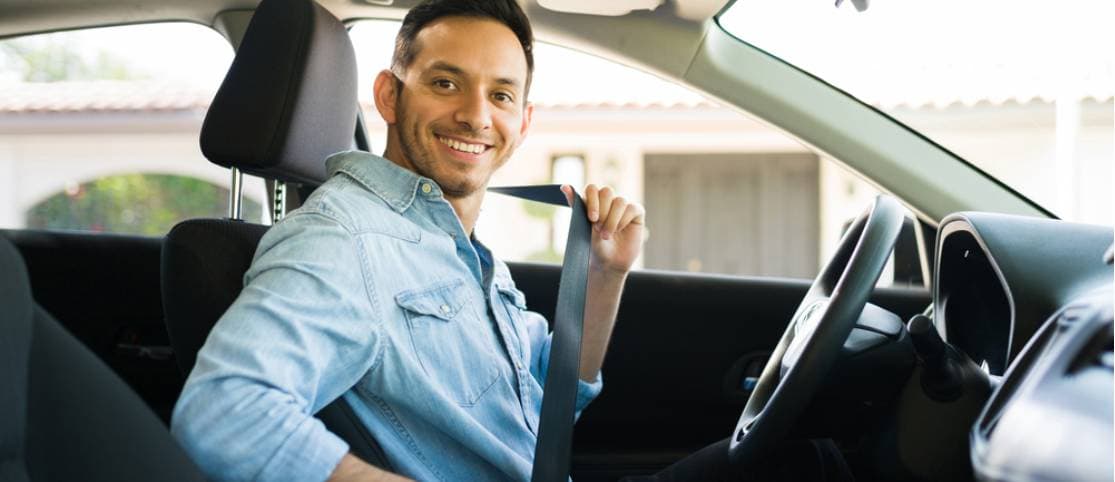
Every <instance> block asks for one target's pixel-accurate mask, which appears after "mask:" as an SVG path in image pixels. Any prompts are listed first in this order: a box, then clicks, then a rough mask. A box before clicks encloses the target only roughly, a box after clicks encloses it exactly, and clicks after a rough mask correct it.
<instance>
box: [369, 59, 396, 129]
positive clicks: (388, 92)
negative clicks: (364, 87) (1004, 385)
mask: <svg viewBox="0 0 1115 482" xmlns="http://www.w3.org/2000/svg"><path fill="white" fill-rule="evenodd" d="M399 82H400V81H399V78H398V77H396V76H395V73H394V72H392V71H390V70H387V69H384V70H382V71H380V72H379V75H376V82H375V84H374V85H373V86H372V97H373V99H374V100H375V102H376V110H378V111H379V116H380V117H382V118H383V122H386V123H387V125H393V124H395V119H396V117H395V101H396V100H398V96H399V92H398V83H399Z"/></svg>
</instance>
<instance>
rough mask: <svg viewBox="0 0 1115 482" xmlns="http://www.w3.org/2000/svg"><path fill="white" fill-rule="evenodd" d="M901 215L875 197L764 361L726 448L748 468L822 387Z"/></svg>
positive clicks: (887, 201)
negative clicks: (764, 364)
mask: <svg viewBox="0 0 1115 482" xmlns="http://www.w3.org/2000/svg"><path fill="white" fill-rule="evenodd" d="M904 216H905V214H904V211H903V208H902V206H901V205H900V204H899V203H898V201H896V200H895V199H894V198H892V197H890V196H885V195H880V196H878V197H876V198H875V202H874V203H873V204H872V205H871V207H870V208H869V209H868V210H867V211H866V212H864V213H863V214H861V215H860V216H859V217H858V218H856V220H855V222H853V223H852V225H851V226H850V227H849V228H848V231H847V233H846V234H845V235H844V237H843V238H842V239H841V240H840V244H839V246H838V247H837V249H836V254H834V255H833V257H832V259H830V260H829V262H828V264H826V265H825V268H824V269H823V270H821V273H820V274H818V275H817V279H816V280H815V281H813V285H812V286H811V287H810V288H809V292H807V293H806V294H805V298H803V299H802V300H801V304H800V305H798V309H797V311H796V312H795V313H794V317H793V319H792V321H791V322H790V324H789V326H787V327H786V332H785V333H783V334H782V339H781V340H779V341H778V346H776V347H775V349H774V353H773V354H771V357H770V360H768V361H767V364H766V366H765V367H764V368H763V372H762V374H761V375H760V376H759V382H758V384H756V385H755V389H754V391H752V393H751V398H750V399H748V400H747V406H746V407H744V409H743V413H742V414H741V415H740V417H739V422H737V423H736V429H735V431H734V432H733V433H732V437H731V439H730V443H729V445H728V454H729V457H730V458H731V460H732V462H733V463H735V464H737V465H741V464H748V463H750V462H752V461H754V460H756V458H757V457H758V456H761V455H762V454H763V453H764V451H765V450H766V449H769V448H771V447H773V446H775V445H777V444H778V443H779V442H781V441H782V440H783V439H784V438H785V436H786V434H787V432H788V431H789V430H790V429H791V428H792V427H793V425H794V423H795V422H796V421H797V419H798V417H799V416H800V415H801V413H802V411H803V410H805V407H806V406H807V405H809V402H810V401H811V400H812V399H813V396H814V395H815V394H816V393H817V390H818V389H819V388H820V387H821V385H822V384H823V382H824V379H825V377H826V376H827V375H828V373H829V369H830V367H832V366H833V364H835V363H836V361H837V358H838V357H839V355H840V351H841V347H842V346H843V345H844V341H845V340H847V339H848V335H850V334H851V332H852V329H853V328H855V326H856V321H857V320H858V319H859V317H860V313H862V312H863V307H864V305H865V304H866V303H867V298H868V297H869V296H870V295H871V291H872V290H873V289H874V288H875V283H876V282H877V281H878V279H879V274H880V273H882V271H883V267H884V266H885V265H886V262H887V258H888V257H890V253H891V251H893V250H894V243H895V240H897V239H898V233H899V231H900V230H901V229H902V221H903V217H904Z"/></svg>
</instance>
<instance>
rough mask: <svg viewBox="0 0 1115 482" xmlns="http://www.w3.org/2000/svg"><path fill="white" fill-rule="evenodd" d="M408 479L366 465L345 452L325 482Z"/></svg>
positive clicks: (404, 481)
mask: <svg viewBox="0 0 1115 482" xmlns="http://www.w3.org/2000/svg"><path fill="white" fill-rule="evenodd" d="M407 481H410V479H408V478H406V477H400V476H398V475H395V474H392V473H391V472H387V471H385V470H380V469H378V468H376V467H372V466H371V465H368V464H367V463H365V462H364V461H363V460H360V459H359V458H357V457H356V456H355V455H352V454H345V456H344V457H342V458H341V461H340V462H339V463H338V464H337V467H336V468H335V469H333V474H332V475H330V476H329V480H328V481H326V482H407Z"/></svg>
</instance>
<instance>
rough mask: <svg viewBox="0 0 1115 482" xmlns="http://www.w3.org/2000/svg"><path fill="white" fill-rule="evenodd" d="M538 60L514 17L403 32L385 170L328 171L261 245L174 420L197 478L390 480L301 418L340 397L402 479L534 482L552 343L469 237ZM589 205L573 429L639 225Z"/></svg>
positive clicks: (636, 208)
mask: <svg viewBox="0 0 1115 482" xmlns="http://www.w3.org/2000/svg"><path fill="white" fill-rule="evenodd" d="M531 46H532V34H531V29H530V25H529V23H528V21H527V19H526V16H525V15H524V14H523V12H522V11H521V10H520V9H519V7H518V5H517V4H516V3H515V2H514V1H513V0H502V1H484V2H469V1H444V0H435V1H431V2H427V3H424V4H422V5H420V6H418V7H415V8H414V9H412V10H411V11H410V12H409V13H408V15H407V17H406V19H405V20H404V21H403V25H402V27H401V29H400V31H399V34H398V38H397V40H396V48H395V52H394V58H393V61H392V66H391V69H390V70H385V71H383V72H381V73H380V74H379V75H378V77H377V78H376V80H375V89H374V92H375V94H374V95H375V103H376V107H377V109H378V110H379V112H380V114H381V115H382V117H383V119H384V121H386V123H387V125H388V135H387V145H386V148H385V151H384V154H383V157H379V156H375V155H371V154H368V153H360V152H350V153H343V154H339V155H335V156H333V157H331V158H330V159H328V161H327V167H328V169H329V172H330V173H331V176H332V177H331V178H330V180H329V181H327V182H326V183H325V184H323V185H322V186H321V187H320V188H318V189H317V190H316V191H315V193H314V194H313V195H312V196H311V197H310V198H309V199H308V200H307V201H306V203H305V204H304V205H303V207H302V208H300V209H298V210H296V211H294V212H293V213H291V214H290V215H289V216H288V217H287V218H286V219H284V220H283V221H282V222H281V223H278V224H277V225H276V226H275V227H273V228H272V229H271V230H270V231H269V232H268V233H267V235H266V236H265V237H264V238H263V240H262V241H261V243H260V246H259V248H258V251H257V253H256V257H255V259H254V261H253V263H252V266H251V268H250V269H249V271H248V272H247V274H246V275H245V287H244V290H243V292H242V293H241V295H240V297H239V298H238V299H237V300H236V302H235V303H234V304H233V305H232V307H230V309H229V310H228V312H226V313H225V315H224V316H223V317H222V318H221V320H220V321H219V322H218V323H217V325H216V326H215V327H214V329H213V331H212V332H211V334H210V336H209V338H208V340H207V341H206V343H205V346H204V347H203V348H202V349H201V351H200V353H199V354H198V360H197V364H196V366H195V368H194V370H193V372H192V373H191V374H190V377H189V379H188V380H187V383H186V387H185V389H184V390H183V393H182V396H181V398H180V399H179V401H178V404H177V406H176V407H175V411H174V416H173V423H172V432H173V433H174V435H175V436H176V437H177V438H178V440H179V441H181V443H182V444H183V446H184V447H185V448H186V449H187V451H188V452H189V453H190V454H191V455H192V456H193V457H194V459H195V460H196V461H197V462H198V464H199V465H200V466H201V467H202V469H203V470H204V471H205V472H206V473H207V474H208V475H209V476H211V477H214V478H218V479H232V480H240V479H253V480H255V479H263V480H324V479H326V478H332V480H392V479H393V478H395V476H394V475H392V474H388V473H386V472H384V471H381V470H379V469H377V468H375V467H371V466H369V465H367V464H365V463H363V462H362V461H360V460H359V459H357V458H356V457H354V456H352V455H350V454H348V453H347V446H346V445H345V443H344V442H343V441H341V440H340V439H339V438H338V437H336V436H335V435H333V434H331V433H330V432H328V430H326V429H325V427H324V426H323V425H322V424H321V423H320V422H319V421H318V420H317V419H315V418H314V417H313V416H312V414H313V413H316V412H317V411H318V410H319V409H321V408H322V407H323V406H324V405H326V404H328V403H329V402H331V401H332V400H333V399H335V398H337V397H339V396H344V397H345V398H346V399H347V400H348V401H349V402H351V404H352V405H353V407H354V410H355V411H356V413H357V415H358V416H359V418H360V420H361V421H362V422H363V423H365V424H366V425H367V426H368V428H369V430H370V432H371V433H373V434H375V437H376V439H377V441H378V442H379V443H380V444H381V446H382V447H383V449H384V451H385V452H386V454H387V456H388V458H389V459H390V460H391V462H392V464H393V465H394V467H395V468H396V469H397V470H398V471H399V472H400V473H401V475H405V476H407V477H412V478H415V479H421V480H439V479H440V480H493V479H518V480H525V479H527V478H529V475H530V471H531V467H532V464H533V457H534V446H535V442H536V434H537V431H538V422H539V414H540V409H541V401H542V386H543V383H544V381H545V378H546V371H547V363H548V359H549V347H550V337H549V334H548V333H547V325H546V322H545V320H544V319H542V318H541V317H540V316H539V315H537V314H535V313H532V312H529V311H526V310H525V307H526V305H525V303H524V300H523V296H522V293H521V292H520V291H518V290H517V289H516V288H515V285H514V282H513V281H512V280H511V277H510V274H509V272H508V270H507V267H506V265H505V264H504V263H502V262H500V261H499V260H498V259H496V258H495V257H493V256H492V254H491V253H490V252H489V251H488V250H487V249H486V248H485V247H484V246H483V245H482V244H480V242H479V241H477V240H476V238H475V237H474V236H473V234H474V233H473V228H474V226H475V224H476V219H477V217H478V215H479V211H480V206H481V202H482V200H483V198H484V190H485V187H486V186H487V184H488V181H489V179H490V178H491V176H492V174H493V173H494V172H495V171H496V170H497V169H499V168H500V167H501V166H502V165H503V164H505V163H506V162H507V161H508V159H509V158H510V156H511V155H512V153H513V152H514V151H515V149H516V148H517V147H518V146H519V144H520V143H521V142H522V140H523V138H524V136H525V135H526V133H527V131H528V129H529V127H530V123H531V114H532V106H531V105H530V104H529V103H528V102H527V94H528V91H529V88H530V82H531V72H532V69H533V56H532V53H531ZM566 194H567V195H570V194H571V192H570V191H569V190H566ZM584 194H585V202H586V207H587V210H588V216H589V220H590V221H591V222H593V227H594V229H593V236H592V237H593V239H592V258H591V262H590V270H589V285H588V299H587V302H586V308H585V332H584V342H583V354H582V357H581V361H580V383H579V386H578V394H577V410H578V413H579V411H580V410H582V409H584V407H585V406H586V405H587V404H588V403H589V402H590V401H591V400H592V399H593V398H594V397H595V396H596V395H597V394H598V393H599V392H600V390H601V386H602V380H601V378H600V374H599V371H600V366H601V364H602V362H603V358H604V352H605V348H606V347H607V344H608V338H609V337H610V335H611V331H612V326H613V323H614V320H615V314H616V309H617V306H618V302H619V296H620V294H621V292H622V290H623V284H624V280H625V279H626V276H627V273H628V271H629V270H630V268H631V265H632V263H633V262H634V261H635V259H636V258H637V257H638V255H639V253H640V250H641V245H642V239H643V227H642V224H643V218H644V210H643V207H642V206H640V205H639V204H635V203H629V202H627V201H625V200H624V199H623V198H622V197H617V196H616V195H615V194H614V193H613V192H612V190H611V189H609V188H607V187H605V188H602V189H597V188H596V187H595V186H591V185H590V186H588V187H587V188H586V190H585V193H584Z"/></svg>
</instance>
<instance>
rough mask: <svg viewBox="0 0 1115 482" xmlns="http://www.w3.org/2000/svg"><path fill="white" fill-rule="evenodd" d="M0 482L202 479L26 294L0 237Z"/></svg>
mask: <svg viewBox="0 0 1115 482" xmlns="http://www.w3.org/2000/svg"><path fill="white" fill-rule="evenodd" d="M0 306H2V307H3V310H0V387H4V389H3V390H0V411H2V413H3V415H2V416H0V480H4V481H8V480H11V481H24V480H46V481H50V480H88V481H97V480H105V481H125V482H126V481H145V480H167V481H178V480H183V481H185V480H204V478H203V477H202V475H201V473H200V472H199V471H198V469H197V467H195V466H194V465H193V463H192V462H191V461H190V460H189V458H188V457H187V456H186V454H185V453H184V452H183V451H182V449H181V448H179V447H178V445H177V444H176V443H175V442H174V440H173V439H172V438H171V436H170V433H169V432H167V430H166V427H165V426H164V425H163V424H162V422H160V421H159V419H158V417H156V416H155V414H154V413H152V412H151V410H150V409H149V408H147V406H146V405H145V404H144V403H143V401H142V400H140V398H139V397H138V396H137V395H136V394H135V393H134V392H132V391H131V389H130V388H129V387H128V386H127V384H126V383H124V381H123V380H121V379H120V378H119V377H117V376H116V375H115V374H114V373H113V372H112V370H110V369H109V368H108V367H107V366H105V365H104V363H102V362H101V361H100V359H98V358H97V357H96V356H95V355H94V354H93V353H92V352H90V351H89V350H88V349H86V348H85V346H84V345H82V344H81V343H80V342H78V341H77V340H76V339H74V337H73V336H72V335H70V334H69V333H67V332H66V330H65V329H63V328H62V327H61V325H59V324H58V323H57V322H56V321H55V320H54V319H53V318H52V317H51V316H50V315H49V314H47V313H46V312H45V311H44V310H42V309H41V308H40V307H39V306H38V305H36V304H35V302H34V300H33V299H32V297H31V290H30V283H29V281H28V278H27V268H26V266H25V265H24V263H23V260H22V258H21V257H20V255H19V252H18V251H17V250H16V249H15V247H14V246H13V245H12V244H11V242H10V241H8V240H7V239H5V238H3V237H0Z"/></svg>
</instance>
